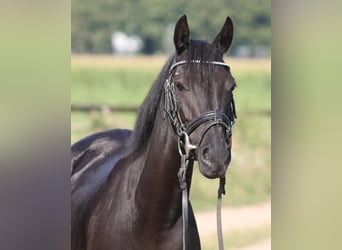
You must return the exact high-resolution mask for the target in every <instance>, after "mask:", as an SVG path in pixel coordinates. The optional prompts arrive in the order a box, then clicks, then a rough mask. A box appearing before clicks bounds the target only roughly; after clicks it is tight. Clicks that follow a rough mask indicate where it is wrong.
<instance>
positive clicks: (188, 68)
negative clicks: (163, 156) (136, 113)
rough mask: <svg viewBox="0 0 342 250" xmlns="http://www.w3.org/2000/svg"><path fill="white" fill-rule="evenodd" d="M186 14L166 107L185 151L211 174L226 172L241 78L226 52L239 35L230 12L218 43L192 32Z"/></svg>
mask: <svg viewBox="0 0 342 250" xmlns="http://www.w3.org/2000/svg"><path fill="white" fill-rule="evenodd" d="M189 35H190V32H189V26H188V23H187V19H186V16H185V15H184V16H182V17H181V18H180V19H179V20H178V21H177V23H176V26H175V31H174V45H175V49H176V52H175V59H174V63H173V65H172V66H171V67H170V70H169V77H168V79H167V81H166V83H165V108H164V109H165V110H166V112H167V113H168V114H169V117H170V120H171V124H172V125H173V127H174V129H175V131H176V133H177V134H178V138H179V150H180V154H185V155H186V157H187V158H193V159H195V160H197V161H198V163H199V164H198V165H199V169H200V172H201V173H202V174H203V175H204V176H205V177H207V178H219V177H224V176H225V173H226V170H227V168H228V165H229V163H230V160H231V147H232V125H233V123H234V118H236V115H235V106H234V100H233V94H232V91H233V89H234V88H235V86H236V84H235V80H234V78H233V76H232V74H231V72H230V67H229V66H228V65H227V64H226V63H224V61H223V55H224V53H225V52H227V51H228V49H229V47H230V45H231V42H232V38H233V23H232V20H231V19H230V17H227V19H226V21H225V23H224V25H223V27H222V29H221V31H220V32H219V33H218V35H217V36H216V38H215V39H214V41H213V42H212V43H208V42H205V41H200V40H193V39H190V38H189Z"/></svg>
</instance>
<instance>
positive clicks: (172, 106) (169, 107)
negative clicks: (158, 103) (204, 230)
mask: <svg viewBox="0 0 342 250" xmlns="http://www.w3.org/2000/svg"><path fill="white" fill-rule="evenodd" d="M189 63H193V64H212V65H218V66H224V67H229V66H228V65H227V64H226V63H224V62H217V61H212V62H210V61H200V60H188V61H186V60H184V61H179V62H176V63H174V64H173V65H172V66H171V68H170V71H169V75H168V78H167V79H166V81H165V84H164V92H165V104H164V111H165V113H166V114H167V115H168V116H169V118H170V121H171V124H172V127H173V129H174V131H175V132H176V134H177V136H178V151H179V154H180V156H181V166H180V168H179V171H178V179H179V183H180V188H181V190H182V217H183V250H185V244H186V239H185V235H186V231H187V224H188V191H187V183H186V171H187V168H188V166H189V165H192V164H193V161H194V159H193V157H192V156H191V155H190V153H191V152H192V151H194V150H196V149H197V148H198V146H199V145H200V144H201V142H202V140H203V138H204V136H205V134H206V133H207V132H208V131H209V129H210V128H211V127H213V126H221V127H223V128H224V129H225V132H226V135H227V137H228V136H229V137H230V136H231V135H232V127H233V124H234V118H236V112H235V104H234V99H233V98H232V100H231V103H230V111H231V113H230V114H229V115H226V114H225V113H224V112H222V111H220V110H215V111H209V112H206V113H204V114H202V115H201V116H199V117H197V118H195V119H193V120H192V121H191V122H190V123H189V124H188V125H187V126H186V125H185V124H184V123H183V121H182V119H181V116H180V114H179V110H178V107H177V99H176V94H175V83H174V81H173V78H172V73H173V71H174V69H175V68H176V67H177V66H179V65H183V64H189ZM202 124H206V126H205V127H204V128H203V129H202V131H201V133H200V138H199V140H198V143H197V145H193V144H191V142H190V135H191V134H192V133H193V132H194V131H195V130H196V129H197V128H198V127H199V126H201V125H202ZM227 137H226V139H227V140H230V139H229V138H227ZM224 185H225V177H223V178H220V186H219V189H218V203H217V232H218V241H219V249H220V250H223V238H222V225H221V196H222V194H225V188H224Z"/></svg>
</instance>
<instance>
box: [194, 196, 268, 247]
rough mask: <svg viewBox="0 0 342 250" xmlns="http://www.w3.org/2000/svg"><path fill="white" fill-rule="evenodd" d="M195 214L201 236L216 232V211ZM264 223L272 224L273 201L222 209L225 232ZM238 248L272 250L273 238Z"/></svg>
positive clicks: (266, 224) (265, 224)
mask: <svg viewBox="0 0 342 250" xmlns="http://www.w3.org/2000/svg"><path fill="white" fill-rule="evenodd" d="M195 216H196V221H197V226H198V229H199V234H200V236H201V235H206V234H213V233H215V234H216V211H213V212H202V213H196V214H195ZM263 225H264V226H270V225H271V202H265V203H261V204H257V205H252V206H246V207H238V208H223V209H222V229H223V231H225V232H227V231H228V232H229V231H242V230H245V229H253V228H258V227H262V226H263ZM236 250H271V238H269V239H263V240H261V241H260V242H257V243H255V244H253V245H251V246H247V247H243V248H239V249H236Z"/></svg>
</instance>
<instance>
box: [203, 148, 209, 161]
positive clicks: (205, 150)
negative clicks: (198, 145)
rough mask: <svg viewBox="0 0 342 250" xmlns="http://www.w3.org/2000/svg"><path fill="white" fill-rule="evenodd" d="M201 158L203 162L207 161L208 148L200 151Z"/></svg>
mask: <svg viewBox="0 0 342 250" xmlns="http://www.w3.org/2000/svg"><path fill="white" fill-rule="evenodd" d="M202 158H203V160H205V161H208V160H209V148H205V149H203V151H202Z"/></svg>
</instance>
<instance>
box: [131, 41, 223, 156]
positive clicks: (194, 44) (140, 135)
mask: <svg viewBox="0 0 342 250" xmlns="http://www.w3.org/2000/svg"><path fill="white" fill-rule="evenodd" d="M175 57H176V55H175V54H173V55H172V56H170V58H169V59H168V61H167V62H166V63H165V65H164V66H163V68H162V70H161V72H160V73H159V76H158V77H157V79H156V80H155V81H154V83H153V85H152V87H151V89H150V91H149V93H148V94H147V96H146V98H145V100H144V101H143V103H142V105H141V106H140V108H139V111H138V114H137V118H136V122H135V127H134V130H133V134H132V136H131V138H130V147H131V149H132V152H136V151H137V150H138V149H140V148H141V147H143V146H144V145H146V143H147V142H148V139H149V138H150V135H151V132H152V130H153V125H154V120H155V116H156V113H157V109H158V105H159V102H160V99H161V96H162V94H163V88H164V83H165V81H166V79H167V77H168V76H169V71H170V68H171V66H172V64H173V63H175ZM184 57H185V59H184V60H201V61H203V62H210V61H217V60H222V56H221V55H220V54H219V52H218V51H217V50H216V49H215V48H214V46H213V45H211V44H209V43H207V42H205V41H201V40H193V39H191V40H190V45H189V48H188V50H187V51H186V52H185V55H184ZM203 66H205V67H208V70H202V71H201V72H202V73H201V75H200V76H198V74H197V72H198V71H194V70H193V67H198V65H194V64H187V66H186V67H187V68H186V74H187V75H188V77H192V78H194V79H198V77H201V78H202V79H209V77H210V75H211V74H210V72H212V70H213V66H212V65H211V64H208V63H205V65H203ZM200 82H202V81H200Z"/></svg>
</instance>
